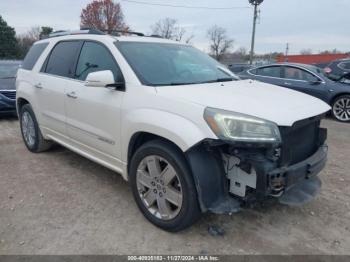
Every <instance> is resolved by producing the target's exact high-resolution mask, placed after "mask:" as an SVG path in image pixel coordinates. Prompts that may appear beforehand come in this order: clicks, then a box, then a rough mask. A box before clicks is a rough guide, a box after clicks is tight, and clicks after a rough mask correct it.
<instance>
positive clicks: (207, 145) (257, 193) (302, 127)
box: [16, 30, 330, 231]
mask: <svg viewBox="0 0 350 262" xmlns="http://www.w3.org/2000/svg"><path fill="white" fill-rule="evenodd" d="M16 87H17V110H18V114H19V116H20V126H21V131H22V135H23V140H24V143H25V145H26V146H27V148H28V149H29V150H30V151H31V152H34V153H37V152H41V151H44V150H47V149H48V148H49V147H50V146H51V144H52V142H57V143H59V144H61V145H63V146H65V147H67V148H69V149H70V150H72V151H75V152H77V153H78V154H81V155H82V156H85V157H87V158H89V159H91V160H92V161H95V162H97V163H99V164H101V165H103V166H106V167H108V168H110V169H112V170H114V171H116V172H118V173H120V174H121V175H122V176H123V178H124V179H126V180H129V182H130V185H131V188H132V192H133V195H134V198H135V201H136V203H137V205H138V207H139V208H140V210H141V211H142V213H143V214H144V215H145V217H146V218H147V219H148V220H149V221H151V222H152V223H153V224H155V225H157V226H158V227H160V228H162V229H165V230H168V231H178V230H181V229H183V228H185V227H187V226H189V225H191V224H193V223H194V222H195V221H196V220H197V219H198V218H199V216H200V214H201V213H203V212H207V211H209V212H214V213H232V212H237V211H238V210H240V209H241V208H243V207H245V206H249V205H250V204H251V203H254V202H261V201H264V200H266V199H270V198H275V199H276V200H278V201H279V202H280V203H284V204H288V205H301V204H303V203H305V202H307V201H310V200H311V199H312V198H313V197H314V196H315V195H316V194H317V192H318V191H319V188H320V185H321V182H320V179H319V178H318V176H317V174H318V173H319V172H320V171H321V170H322V168H323V167H324V165H325V162H326V158H327V146H326V144H325V140H326V136H327V133H326V130H325V129H323V128H320V121H321V118H322V117H323V116H324V115H325V113H326V112H327V111H329V109H330V107H329V106H328V105H327V104H326V103H324V102H322V101H321V100H319V99H317V98H314V97H311V96H308V95H305V94H302V93H299V92H296V91H292V90H286V89H283V88H280V87H277V86H273V85H270V84H265V83H260V82H256V81H252V80H239V79H237V78H236V77H235V76H234V75H233V74H232V73H231V72H230V71H228V70H227V69H226V68H224V67H222V65H221V64H219V63H218V62H216V61H215V60H213V59H212V58H210V57H209V56H208V55H206V54H204V53H202V52H200V51H198V50H197V49H195V48H194V47H191V46H189V45H186V44H182V43H178V42H174V41H170V40H165V39H160V38H152V37H146V36H112V35H107V34H103V33H101V32H99V31H96V30H83V31H77V32H71V33H69V32H63V33H62V32H61V33H59V34H54V35H52V37H50V38H48V39H44V40H41V41H38V42H36V43H35V44H34V45H33V47H32V48H31V49H30V51H29V53H28V55H27V56H26V58H25V60H24V62H23V65H22V68H21V69H20V70H19V72H18V76H17V80H16Z"/></svg>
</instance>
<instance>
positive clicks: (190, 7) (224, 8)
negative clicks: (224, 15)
mask: <svg viewBox="0 0 350 262" xmlns="http://www.w3.org/2000/svg"><path fill="white" fill-rule="evenodd" d="M121 1H123V2H129V3H134V4H140V5H153V6H166V7H175V8H188V9H208V10H232V9H248V8H250V7H249V6H231V7H210V6H188V5H171V4H160V3H149V2H142V1H136V0H121Z"/></svg>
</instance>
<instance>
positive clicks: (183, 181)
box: [129, 140, 201, 232]
mask: <svg viewBox="0 0 350 262" xmlns="http://www.w3.org/2000/svg"><path fill="white" fill-rule="evenodd" d="M157 159H158V160H157ZM157 162H158V165H154V167H158V168H156V169H158V171H159V169H160V171H163V173H162V174H161V172H159V173H158V174H159V177H158V180H157V179H156V178H157V177H156V178H155V177H154V176H152V175H151V174H152V172H151V171H149V170H151V169H149V168H148V167H149V166H150V165H152V163H157ZM145 163H147V164H145ZM150 163H151V164H150ZM129 170H130V173H129V179H130V184H131V188H132V192H133V195H134V199H135V201H136V203H137V205H138V207H139V209H140V210H141V212H142V213H143V215H144V216H145V217H146V218H147V219H148V220H149V221H150V222H151V223H153V224H154V225H156V226H157V227H160V228H162V229H164V230H166V231H170V232H177V231H180V230H182V229H185V228H186V227H189V226H191V225H192V224H194V223H195V222H196V221H197V220H198V218H199V217H200V215H201V212H200V208H199V204H198V199H197V190H196V188H195V185H194V182H193V178H192V174H191V171H190V169H189V167H188V164H187V161H186V159H185V157H184V155H183V153H182V152H181V151H180V150H179V149H178V148H177V147H175V146H174V145H172V144H170V143H168V142H165V141H163V140H153V141H150V142H147V143H145V144H144V145H142V146H141V147H140V148H139V149H138V150H137V151H136V152H135V154H134V155H133V157H132V159H131V161H130V169H129ZM138 170H139V171H138ZM140 170H142V171H140ZM153 170H155V169H154V168H153ZM165 171H167V172H165ZM153 173H155V172H153ZM141 174H142V176H141ZM174 174H175V176H174V177H173V179H172V180H170V177H172V176H173V175H174ZM144 175H146V176H144ZM141 177H147V179H150V180H149V181H152V182H149V181H147V183H144V181H143V180H144V179H143V178H142V179H141ZM167 177H168V178H167ZM167 180H168V181H167ZM140 181H142V182H140ZM169 181H171V182H169ZM151 183H154V185H151ZM145 184H147V185H148V186H149V188H148V187H147V186H144V185H145ZM157 190H158V191H157ZM163 192H164V194H163ZM174 192H176V193H175V194H174ZM147 194H148V195H151V194H152V195H153V197H152V199H151V200H150V201H149V202H151V203H153V205H152V206H150V205H148V206H147V203H146V202H145V201H146V199H148V198H146V197H145V196H146V195H147ZM160 194H163V195H160ZM180 195H181V198H180V197H179V196H180ZM174 196H176V197H174ZM154 198H156V200H154ZM168 199H170V201H168ZM171 199H172V201H171ZM180 199H182V200H180ZM174 200H175V201H174ZM162 203H163V204H162ZM174 203H176V204H177V205H175V204H174ZM161 206H163V208H161ZM164 206H166V208H164ZM157 209H158V212H157ZM161 209H162V210H161ZM164 210H165V211H167V212H163V211H164ZM169 211H170V212H169Z"/></svg>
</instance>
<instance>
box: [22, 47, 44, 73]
mask: <svg viewBox="0 0 350 262" xmlns="http://www.w3.org/2000/svg"><path fill="white" fill-rule="evenodd" d="M48 45H49V43H41V44H35V45H33V46H32V47H31V48H30V49H29V52H28V53H27V55H26V57H25V58H24V60H23V63H22V68H23V69H26V70H32V69H33V67H34V65H35V63H36V61H38V59H39V57H40V55H41V54H42V53H43V52H44V50H45V48H46V47H47V46H48Z"/></svg>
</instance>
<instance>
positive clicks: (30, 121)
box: [19, 104, 52, 153]
mask: <svg viewBox="0 0 350 262" xmlns="http://www.w3.org/2000/svg"><path fill="white" fill-rule="evenodd" d="M19 121H20V126H21V133H22V138H23V141H24V144H25V145H26V147H27V148H28V150H29V151H31V152H34V153H39V152H43V151H46V150H48V149H49V148H50V147H51V145H52V142H51V141H48V140H45V139H44V138H43V136H42V134H41V131H40V129H39V125H38V122H37V120H36V117H35V115H34V112H33V109H32V107H31V106H30V105H29V104H25V105H24V106H22V107H21V110H20V116H19Z"/></svg>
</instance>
